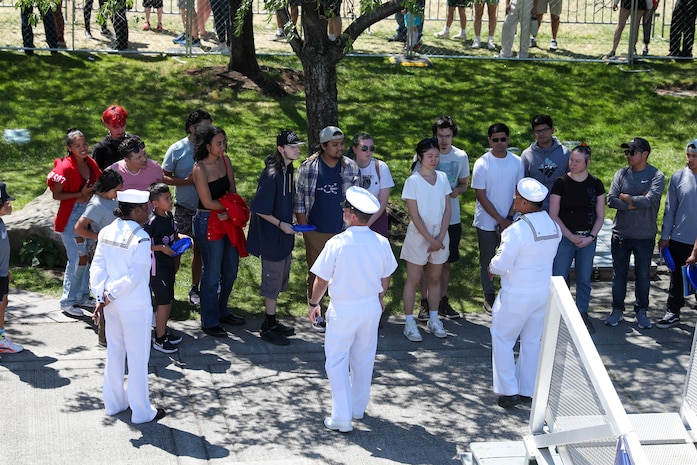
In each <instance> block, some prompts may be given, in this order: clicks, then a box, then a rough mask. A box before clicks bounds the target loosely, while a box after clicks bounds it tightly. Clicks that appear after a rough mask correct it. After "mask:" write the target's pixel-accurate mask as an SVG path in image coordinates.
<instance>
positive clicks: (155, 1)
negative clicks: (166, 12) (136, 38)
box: [143, 0, 163, 32]
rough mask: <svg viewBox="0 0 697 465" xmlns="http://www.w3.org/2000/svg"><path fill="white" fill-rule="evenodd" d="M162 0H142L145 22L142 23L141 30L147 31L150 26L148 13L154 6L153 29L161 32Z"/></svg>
mask: <svg viewBox="0 0 697 465" xmlns="http://www.w3.org/2000/svg"><path fill="white" fill-rule="evenodd" d="M162 5H163V1H162V0H143V7H144V8H145V23H143V30H144V31H149V30H150V29H151V27H150V13H151V12H152V9H153V8H155V12H156V14H157V27H156V28H155V30H156V31H157V32H162Z"/></svg>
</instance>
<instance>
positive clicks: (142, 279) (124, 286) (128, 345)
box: [90, 189, 166, 423]
mask: <svg viewBox="0 0 697 465" xmlns="http://www.w3.org/2000/svg"><path fill="white" fill-rule="evenodd" d="M148 197H149V194H148V192H144V191H138V190H135V189H128V190H125V191H120V192H118V193H117V198H118V200H119V206H118V208H117V209H116V210H115V211H114V214H115V215H116V216H117V219H116V220H114V222H113V223H111V224H110V225H109V226H106V227H105V228H103V229H102V230H101V231H100V232H99V240H98V242H97V249H96V251H95V254H94V259H93V260H92V265H91V267H90V282H91V287H92V293H93V294H94V295H95V298H96V300H97V306H96V307H95V312H94V316H93V318H94V319H95V321H99V316H100V315H101V314H102V313H103V314H104V318H105V319H106V323H107V325H106V340H107V349H106V364H105V367H104V392H103V395H104V407H105V409H106V413H107V415H116V414H117V413H120V412H122V411H124V410H126V409H127V408H129V407H130V408H131V421H132V422H133V423H146V422H149V421H157V420H159V419H160V418H162V417H164V416H165V415H166V413H165V411H164V409H155V407H153V406H152V404H150V396H149V391H148V360H149V359H150V337H151V323H152V305H151V302H150V287H149V283H150V263H151V261H150V236H148V233H146V232H145V231H144V230H143V228H142V227H141V226H142V225H143V224H145V222H146V221H147V219H148V205H147V202H148ZM126 362H128V389H126V387H125V386H124V376H125V371H124V370H125V363H126Z"/></svg>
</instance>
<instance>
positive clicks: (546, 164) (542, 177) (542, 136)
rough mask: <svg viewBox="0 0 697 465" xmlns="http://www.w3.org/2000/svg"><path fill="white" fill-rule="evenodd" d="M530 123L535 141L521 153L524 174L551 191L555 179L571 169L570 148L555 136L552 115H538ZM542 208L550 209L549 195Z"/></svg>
mask: <svg viewBox="0 0 697 465" xmlns="http://www.w3.org/2000/svg"><path fill="white" fill-rule="evenodd" d="M530 125H531V126H532V132H533V134H534V135H535V142H533V143H532V144H530V147H528V148H527V149H525V150H523V153H522V154H521V155H520V159H521V161H522V162H523V176H525V177H528V178H535V179H537V180H538V181H540V182H541V183H542V184H544V186H545V187H546V188H547V190H548V191H549V190H551V189H552V186H553V185H554V181H556V180H557V178H558V177H559V176H561V175H562V174H564V173H566V172H567V171H569V149H568V148H566V146H564V145H562V144H560V143H559V140H558V139H557V138H556V137H555V136H554V131H555V129H554V122H553V121H552V117H551V116H549V115H536V116H534V117H533V118H532V121H531V123H530ZM542 208H544V209H545V210H547V211H549V197H548V198H546V199H545V201H544V203H543V204H542Z"/></svg>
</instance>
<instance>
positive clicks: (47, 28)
mask: <svg viewBox="0 0 697 465" xmlns="http://www.w3.org/2000/svg"><path fill="white" fill-rule="evenodd" d="M32 14H34V6H33V4H32V6H27V5H24V4H23V5H22V6H21V9H20V17H21V21H22V45H23V46H24V53H26V54H27V55H33V54H34V28H33V26H32V25H31V15H32ZM39 18H40V19H41V21H42V22H43V23H44V33H45V34H46V43H47V44H48V48H50V49H53V50H55V49H57V48H58V36H57V35H56V22H55V20H54V19H53V12H52V10H51V9H50V8H48V9H47V10H46V11H41V8H40V7H39Z"/></svg>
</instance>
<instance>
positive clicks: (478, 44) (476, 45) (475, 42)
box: [472, 38, 482, 48]
mask: <svg viewBox="0 0 697 465" xmlns="http://www.w3.org/2000/svg"><path fill="white" fill-rule="evenodd" d="M481 46H482V43H481V41H480V40H479V39H477V38H475V39H474V40H473V41H472V48H479V47H481Z"/></svg>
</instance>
